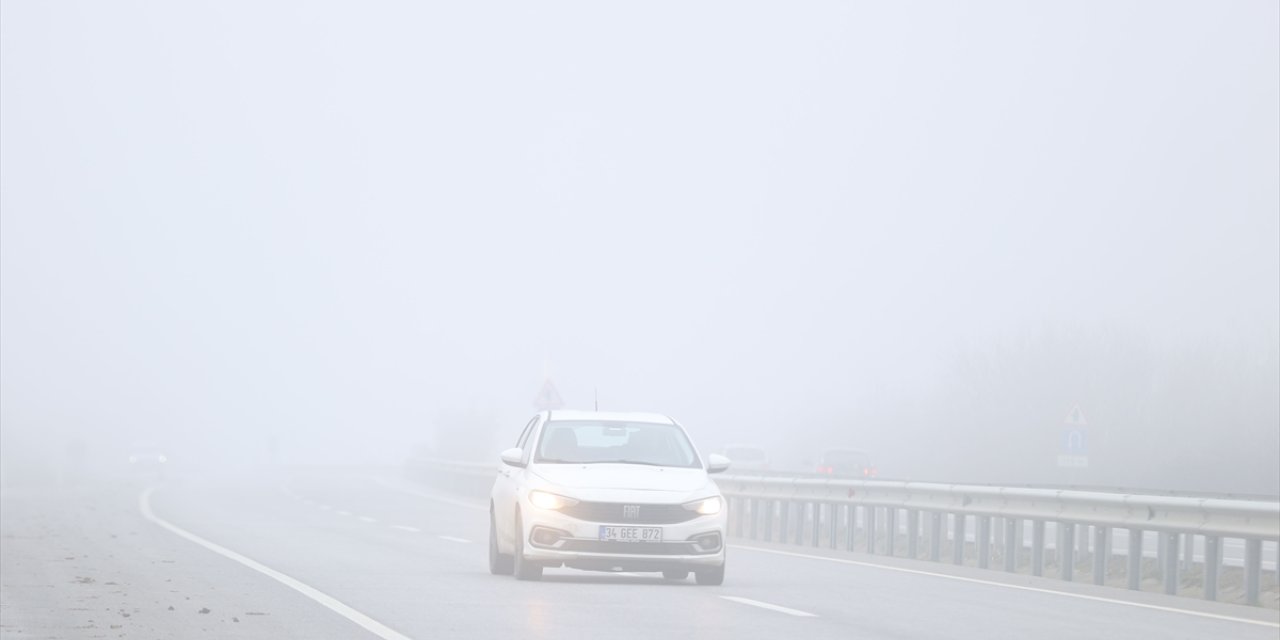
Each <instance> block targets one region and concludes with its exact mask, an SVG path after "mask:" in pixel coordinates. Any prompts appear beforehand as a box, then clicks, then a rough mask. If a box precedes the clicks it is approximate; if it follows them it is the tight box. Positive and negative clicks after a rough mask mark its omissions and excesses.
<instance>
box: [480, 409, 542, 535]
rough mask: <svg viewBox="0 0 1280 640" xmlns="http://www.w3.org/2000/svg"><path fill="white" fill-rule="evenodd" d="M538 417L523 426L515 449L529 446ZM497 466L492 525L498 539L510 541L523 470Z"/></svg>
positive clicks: (527, 454)
mask: <svg viewBox="0 0 1280 640" xmlns="http://www.w3.org/2000/svg"><path fill="white" fill-rule="evenodd" d="M538 417H539V416H534V417H533V419H532V420H530V421H529V422H528V424H526V425H525V426H524V430H523V431H521V432H520V437H519V438H517V439H516V445H515V446H516V447H519V448H521V449H525V448H527V447H528V446H529V436H530V435H531V434H532V433H533V431H534V429H535V427H537V425H538ZM523 458H524V459H525V460H528V459H529V452H528V451H526V452H525V455H524V456H523ZM498 465H499V466H498V477H497V479H496V480H494V483H493V493H492V494H491V497H492V499H493V517H494V523H495V525H496V527H497V531H498V535H499V539H500V540H511V539H512V537H511V530H512V527H513V526H514V522H515V520H514V518H513V517H512V516H513V515H514V514H515V511H516V489H517V486H518V484H519V483H520V482H521V480H522V479H523V476H524V469H521V468H519V467H513V466H510V465H508V464H506V463H505V462H498ZM504 551H505V549H504Z"/></svg>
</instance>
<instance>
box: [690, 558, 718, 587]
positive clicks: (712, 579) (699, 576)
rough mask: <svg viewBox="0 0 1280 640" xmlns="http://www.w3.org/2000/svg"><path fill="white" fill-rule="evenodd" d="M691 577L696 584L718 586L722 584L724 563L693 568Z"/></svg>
mask: <svg viewBox="0 0 1280 640" xmlns="http://www.w3.org/2000/svg"><path fill="white" fill-rule="evenodd" d="M693 579H694V580H696V581H697V583H698V584H702V585H707V586H712V587H714V586H718V585H721V584H724V565H723V564H722V565H720V566H718V567H708V568H706V569H695V570H694V572H693Z"/></svg>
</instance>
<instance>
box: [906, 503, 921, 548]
mask: <svg viewBox="0 0 1280 640" xmlns="http://www.w3.org/2000/svg"><path fill="white" fill-rule="evenodd" d="M919 538H920V512H919V511H916V510H915V509H909V510H907V556H908V557H910V558H911V559H912V560H915V559H916V557H917V556H918V555H919V554H918V553H917V552H916V546H917V544H918V542H919Z"/></svg>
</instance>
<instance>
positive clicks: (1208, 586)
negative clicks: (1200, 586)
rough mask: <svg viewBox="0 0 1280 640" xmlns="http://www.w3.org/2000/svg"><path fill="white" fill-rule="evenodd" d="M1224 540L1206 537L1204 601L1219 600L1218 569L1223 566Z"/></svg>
mask: <svg viewBox="0 0 1280 640" xmlns="http://www.w3.org/2000/svg"><path fill="white" fill-rule="evenodd" d="M1221 540H1222V538H1219V537H1218V536H1205V537H1204V599H1205V600H1217V599H1218V567H1220V566H1221V564H1222V555H1221V553H1220V552H1219V549H1221V548H1222V544H1221Z"/></svg>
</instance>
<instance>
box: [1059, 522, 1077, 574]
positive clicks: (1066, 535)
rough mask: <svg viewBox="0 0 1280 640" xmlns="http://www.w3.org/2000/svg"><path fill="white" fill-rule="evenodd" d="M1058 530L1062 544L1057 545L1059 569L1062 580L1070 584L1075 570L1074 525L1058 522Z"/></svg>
mask: <svg viewBox="0 0 1280 640" xmlns="http://www.w3.org/2000/svg"><path fill="white" fill-rule="evenodd" d="M1058 529H1060V530H1061V531H1062V533H1061V540H1062V544H1060V545H1058V564H1059V565H1060V566H1059V569H1061V570H1062V579H1063V580H1066V581H1067V582H1071V576H1072V573H1074V571H1075V568H1076V567H1075V564H1076V553H1075V552H1076V525H1075V524H1074V523H1071V522H1059V523H1058Z"/></svg>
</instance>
